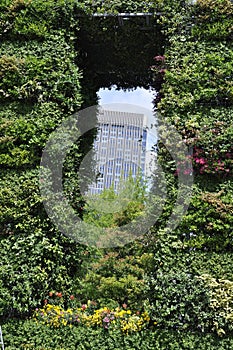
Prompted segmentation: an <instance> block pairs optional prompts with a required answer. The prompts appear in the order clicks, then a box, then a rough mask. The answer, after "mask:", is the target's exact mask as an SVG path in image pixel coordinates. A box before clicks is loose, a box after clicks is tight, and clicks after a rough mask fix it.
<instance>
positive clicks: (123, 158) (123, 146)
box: [89, 109, 147, 194]
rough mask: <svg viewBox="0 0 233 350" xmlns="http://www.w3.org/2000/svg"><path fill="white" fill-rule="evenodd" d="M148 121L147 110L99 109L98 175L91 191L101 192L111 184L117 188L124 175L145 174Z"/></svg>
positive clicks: (96, 153) (96, 157)
mask: <svg viewBox="0 0 233 350" xmlns="http://www.w3.org/2000/svg"><path fill="white" fill-rule="evenodd" d="M146 124H147V117H146V116H145V115H144V114H139V113H130V112H120V111H111V110H104V109H100V111H99V115H98V134H97V137H96V140H95V142H94V150H95V160H96V164H97V173H98V175H97V179H96V182H94V183H92V184H91V185H90V186H89V193H91V194H95V193H100V192H102V190H103V189H105V188H109V187H111V186H113V188H114V190H115V191H117V187H118V184H119V180H120V179H121V178H123V179H126V178H127V177H128V176H129V175H130V174H131V175H132V176H133V177H136V176H137V174H138V173H140V174H141V175H142V176H144V175H145V163H146V143H147V129H146Z"/></svg>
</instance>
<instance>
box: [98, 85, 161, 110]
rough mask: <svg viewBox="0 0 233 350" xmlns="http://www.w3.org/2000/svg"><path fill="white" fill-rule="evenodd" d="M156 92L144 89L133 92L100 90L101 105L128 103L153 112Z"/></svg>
mask: <svg viewBox="0 0 233 350" xmlns="http://www.w3.org/2000/svg"><path fill="white" fill-rule="evenodd" d="M154 94H155V92H154V91H151V90H145V89H143V88H137V89H136V90H132V91H123V90H119V91H117V90H115V89H114V88H113V89H111V90H108V89H100V90H99V92H98V96H99V97H100V104H109V103H128V104H134V105H139V106H141V107H144V108H147V109H149V110H152V108H153V105H152V100H153V95H154Z"/></svg>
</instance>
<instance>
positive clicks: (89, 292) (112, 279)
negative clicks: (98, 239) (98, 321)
mask: <svg viewBox="0 0 233 350" xmlns="http://www.w3.org/2000/svg"><path fill="white" fill-rule="evenodd" d="M151 260H152V256H150V255H147V254H146V253H145V254H143V255H142V256H130V255H129V256H126V257H121V256H120V255H119V253H117V252H109V253H107V254H106V255H104V256H103V257H102V258H101V259H99V261H97V262H95V263H93V264H92V265H91V266H90V270H89V271H88V273H87V274H86V276H85V278H84V279H82V280H81V281H80V282H79V283H80V287H79V290H78V294H79V296H80V297H81V299H82V300H84V299H85V298H89V299H91V300H98V301H100V304H101V305H103V304H105V305H106V303H107V302H110V303H111V302H115V303H117V304H120V305H122V304H123V303H126V304H127V305H129V306H130V307H131V308H133V309H135V308H136V309H137V308H141V307H142V306H143V300H144V298H145V292H146V285H145V281H144V269H146V266H147V264H148V265H149V264H150V261H151Z"/></svg>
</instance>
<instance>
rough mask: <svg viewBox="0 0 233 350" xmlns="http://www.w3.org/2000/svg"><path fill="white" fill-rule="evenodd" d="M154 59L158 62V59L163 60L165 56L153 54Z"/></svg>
mask: <svg viewBox="0 0 233 350" xmlns="http://www.w3.org/2000/svg"><path fill="white" fill-rule="evenodd" d="M154 60H155V61H157V62H159V61H161V62H164V61H165V56H155V57H154Z"/></svg>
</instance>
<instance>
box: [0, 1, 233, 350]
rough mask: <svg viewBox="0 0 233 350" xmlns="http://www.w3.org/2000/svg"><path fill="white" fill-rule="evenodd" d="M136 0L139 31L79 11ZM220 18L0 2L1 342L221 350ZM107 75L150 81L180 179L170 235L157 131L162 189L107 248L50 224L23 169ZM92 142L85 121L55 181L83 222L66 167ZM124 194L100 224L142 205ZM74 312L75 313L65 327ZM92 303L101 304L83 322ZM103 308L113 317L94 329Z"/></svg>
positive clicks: (223, 173)
mask: <svg viewBox="0 0 233 350" xmlns="http://www.w3.org/2000/svg"><path fill="white" fill-rule="evenodd" d="M142 11H155V16H154V20H153V21H154V22H152V23H153V24H154V25H155V27H154V30H151V31H150V30H148V31H146V30H145V31H144V30H138V29H137V28H139V27H140V28H141V27H142V26H143V27H144V25H145V23H144V22H143V23H141V22H140V21H139V22H138V20H137V21H136V20H135V21H126V23H125V24H124V26H123V27H122V28H118V29H117V30H116V18H115V17H106V19H103V18H100V19H99V20H98V21H97V20H96V19H95V20H94V19H93V18H92V17H91V14H92V13H93V12H97V13H99V14H101V13H114V14H117V13H119V12H142ZM158 13H159V15H158ZM232 26H233V5H232V3H231V1H230V0H197V1H196V2H195V3H194V4H191V3H189V2H188V1H187V2H184V1H181V0H180V1H172V0H164V1H160V0H158V1H150V2H149V1H145V2H141V1H138V2H135V1H127V2H124V1H104V2H103V1H94V2H93V1H80V2H76V1H73V0H67V1H64V0H59V1H57V2H54V1H50V0H48V1H42V0H33V1H30V0H5V1H2V2H1V4H0V35H1V47H0V77H1V79H0V101H1V107H0V121H1V123H0V128H1V129H0V133H1V134H0V150H1V152H0V153H1V154H0V164H1V173H0V184H1V186H0V212H1V215H0V250H1V264H0V315H1V323H2V325H3V327H2V328H3V333H4V341H5V345H6V349H26V348H31V349H63V348H64V349H67V348H69V349H76V348H78V349H79V348H80V349H90V348H93V347H101V349H105V348H106V349H113V348H114V349H118V348H119V349H123V348H124V349H151V348H155V349H161V350H162V349H168V348H169V349H172V350H173V349H200V350H202V349H203V350H204V349H216V350H217V349H224V350H225V349H231V348H232V342H233V340H232V331H233V272H232V271H233V264H232V246H233V231H232V227H233V203H232V194H233V185H232V152H233V149H232V144H233V142H232V136H233V131H232V130H233V127H232V116H233V109H232V106H233V83H232V81H233V79H232V71H233V60H232V58H233V50H232V45H233V44H232ZM116 31H117V35H116ZM113 38H115V39H114V40H113ZM126 42H127V45H129V46H130V50H129V47H128V46H127V45H126ZM101 43H102V44H101ZM103 43H104V47H106V48H107V49H106V55H105V60H104V59H103V61H102V59H101V55H102V52H103ZM113 84H115V85H117V87H118V88H124V89H126V88H134V87H136V86H144V87H145V88H147V87H148V86H153V87H154V88H156V89H157V90H159V94H158V95H157V96H156V98H155V101H154V103H155V107H156V108H157V109H158V113H159V115H160V119H161V120H166V121H167V122H169V123H171V124H172V125H174V126H175V127H176V129H177V130H178V131H179V132H180V134H181V135H182V137H183V140H184V143H185V144H186V145H187V146H189V147H190V150H191V149H193V153H192V152H190V157H189V160H190V159H191V161H192V164H193V169H194V187H193V193H192V199H191V203H190V205H189V209H188V212H187V213H186V215H185V216H184V217H183V219H182V221H181V223H180V225H179V226H178V227H177V228H176V229H175V230H173V231H172V232H169V231H168V230H166V222H167V220H168V218H169V216H170V215H171V212H172V208H173V206H174V203H175V201H176V196H177V192H178V188H177V171H180V170H179V169H176V168H175V164H174V162H173V160H172V159H171V157H170V155H169V154H168V152H167V150H166V148H165V147H164V146H163V145H162V144H158V152H159V153H158V154H159V161H160V164H161V166H162V168H163V170H164V173H165V178H166V186H167V191H168V195H167V199H166V203H164V209H163V212H162V214H161V216H160V217H159V219H158V220H157V222H156V223H155V225H154V226H153V227H151V229H150V230H149V231H148V233H147V234H146V235H145V237H143V238H142V239H140V240H138V241H136V242H133V243H131V244H128V245H127V246H124V247H121V248H114V249H108V250H107V249H97V248H94V247H86V246H84V245H81V244H78V243H77V242H75V241H73V240H72V239H71V238H68V237H66V236H64V235H63V234H62V233H60V232H59V231H58V230H57V229H56V227H55V226H54V225H53V223H51V221H50V219H49V218H48V216H47V214H46V211H45V209H44V207H43V201H42V198H41V196H40V192H39V184H38V182H39V177H38V171H39V165H40V158H41V154H42V150H43V148H44V146H45V143H46V141H47V139H48V137H49V135H50V134H51V132H52V131H53V130H54V129H55V128H56V127H57V126H58V125H59V124H60V123H61V122H62V121H63V120H65V119H66V118H67V117H69V116H70V115H71V114H72V113H74V112H76V111H78V110H80V109H81V108H83V107H87V106H92V105H95V104H96V102H97V95H96V92H97V90H98V89H99V88H100V87H110V86H111V85H113ZM92 142H93V133H90V134H89V135H87V137H86V138H85V139H82V140H81V141H80V142H79V143H77V144H75V145H74V148H73V150H72V151H71V153H70V155H69V156H68V157H67V160H66V163H65V168H64V188H65V189H66V192H67V196H68V198H69V200H70V203H71V204H72V206H73V207H74V208H75V210H76V211H77V212H78V213H79V214H80V216H83V217H84V218H85V219H86V220H89V221H92V222H95V223H96V220H95V213H94V212H93V211H88V210H87V211H85V210H86V208H87V204H85V203H84V201H83V198H82V196H81V194H80V192H79V191H77V188H79V180H78V178H77V176H76V174H77V168H78V164H80V159H82V157H84V155H85V152H87V150H88V149H90V147H91V145H92ZM74 154H75V157H74ZM183 161H184V162H185V161H186V160H185V159H184V160H183ZM180 168H181V169H182V164H180ZM130 205H131V206H129V207H128V208H127V210H126V211H125V212H123V213H120V214H119V215H116V216H115V217H114V218H111V217H104V218H103V221H104V222H103V223H102V224H103V225H108V224H109V223H110V225H116V223H118V224H119V225H121V224H122V223H125V222H128V221H129V220H132V219H133V218H134V216H133V212H134V209H135V208H136V212H137V213H138V212H140V210H141V209H143V206H142V201H141V197H140V200H138V199H137V200H135V201H133V202H132V203H130ZM83 209H84V210H83ZM88 300H89V302H88ZM86 303H87V304H88V305H93V307H86V306H85V305H86ZM90 303H92V304H90ZM48 307H50V308H51V309H50V310H52V311H53V312H54V313H52V314H51V315H53V317H54V315H55V316H56V318H59V317H60V316H61V315H64V314H65V313H66V312H68V311H67V310H70V311H69V312H68V314H67V315H68V316H67V319H66V321H67V322H66V321H65V322H64V324H62V323H61V324H59V325H58V326H59V327H58V328H57V327H54V324H53V321H51V322H50V323H51V325H50V326H49V325H47V324H43V323H42V322H43V321H44V320H45V318H44V316H43V315H47V313H48V312H47V311H48ZM36 308H39V309H41V310H44V311H42V312H43V315H42V316H43V317H41V318H38V317H37V316H36V315H35V314H34V312H35V309H36ZM80 308H81V310H82V311H81V310H80ZM103 308H106V310H105V311H104V312H106V313H104V312H103V311H101V312H102V313H101V312H100V311H99V310H102V309H103ZM117 308H119V309H118V311H116V309H117ZM77 309H78V311H77ZM46 310H47V311H46ZM114 310H115V311H114ZM84 311H85V312H84ZM125 311H129V312H128V314H127V312H125ZM78 312H83V315H84V316H83V319H84V320H89V321H90V322H89V323H88V322H87V323H85V322H83V323H82V322H81V324H79V325H76V323H75V321H74V320H75V317H76V316H77V315H79V313H78ZM111 312H112V313H111ZM114 312H115V314H114ZM120 312H121V314H120V315H122V319H120V318H119V317H120V316H119V313H120ZM96 314H97V315H99V314H101V315H102V319H101V317H100V318H99V319H97V321H98V322H97V321H96V322H95V321H94V320H95V318H93V317H94V316H93V315H96ZM110 314H111V316H112V317H113V319H112V321H113V320H114V317H115V318H116V319H117V318H119V319H120V320H121V322H123V323H119V322H118V323H119V327H115V328H114V324H113V323H112V324H111V327H110V326H109V327H107V328H106V327H104V326H106V322H107V323H108V322H110V321H106V320H108V319H110ZM33 315H34V316H33ZM65 315H66V314H65ZM127 315H128V316H127ZM141 315H144V316H141ZM147 315H148V316H147ZM32 316H33V317H32ZM71 316H72V317H71ZM123 316H124V317H126V316H127V318H124V317H123ZM28 317H29V319H28ZM31 317H32V318H31ZM53 317H52V316H51V320H54V318H53ZM88 317H89V318H88ZM140 317H142V318H143V320H142V321H141V319H140ZM35 318H36V319H37V321H38V322H39V323H36V320H35ZM104 319H105V321H104ZM46 322H47V321H46ZM48 323H49V322H48ZM118 323H117V322H116V324H118ZM142 324H143V325H145V327H142ZM122 325H123V326H124V327H125V329H127V330H128V331H127V332H125V333H124V332H123V331H122ZM139 325H140V327H141V328H140V327H139ZM70 326H71V328H70ZM139 328H140V329H139ZM87 339H88V342H87Z"/></svg>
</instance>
